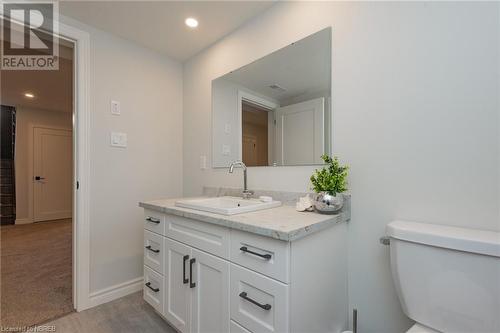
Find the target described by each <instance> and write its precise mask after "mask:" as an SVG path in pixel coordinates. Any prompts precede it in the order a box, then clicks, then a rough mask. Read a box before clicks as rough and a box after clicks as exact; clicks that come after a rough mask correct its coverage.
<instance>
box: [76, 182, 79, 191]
mask: <svg viewBox="0 0 500 333" xmlns="http://www.w3.org/2000/svg"><path fill="white" fill-rule="evenodd" d="M79 188H80V182H79V181H78V180H77V181H76V189H77V190H78V189H79Z"/></svg>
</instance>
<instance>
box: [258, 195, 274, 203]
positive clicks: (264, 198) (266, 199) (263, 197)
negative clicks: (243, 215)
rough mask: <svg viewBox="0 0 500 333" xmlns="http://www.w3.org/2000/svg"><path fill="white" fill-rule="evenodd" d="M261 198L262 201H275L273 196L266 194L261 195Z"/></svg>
mask: <svg viewBox="0 0 500 333" xmlns="http://www.w3.org/2000/svg"><path fill="white" fill-rule="evenodd" d="M259 200H260V201H262V202H273V198H271V197H268V196H266V195H261V196H260V197H259Z"/></svg>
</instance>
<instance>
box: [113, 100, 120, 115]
mask: <svg viewBox="0 0 500 333" xmlns="http://www.w3.org/2000/svg"><path fill="white" fill-rule="evenodd" d="M121 113H122V111H121V109H120V102H117V101H111V114H114V115H115V116H119V115H120V114H121Z"/></svg>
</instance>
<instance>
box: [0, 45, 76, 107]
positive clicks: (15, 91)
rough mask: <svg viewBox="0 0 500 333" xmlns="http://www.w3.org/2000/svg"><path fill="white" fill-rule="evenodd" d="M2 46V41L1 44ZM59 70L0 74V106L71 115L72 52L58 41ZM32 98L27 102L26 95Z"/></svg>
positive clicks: (71, 49)
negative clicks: (30, 95)
mask: <svg viewBox="0 0 500 333" xmlns="http://www.w3.org/2000/svg"><path fill="white" fill-rule="evenodd" d="M0 42H1V40H0ZM59 55H60V58H59V69H58V70H50V71H36V70H33V71H10V70H0V104H2V105H12V106H17V107H27V108H36V109H44V110H51V111H62V112H72V111H73V48H72V45H71V44H66V45H63V44H62V43H61V41H59ZM27 92H29V93H32V94H34V95H35V98H32V99H30V98H27V97H25V96H24V94H25V93H27Z"/></svg>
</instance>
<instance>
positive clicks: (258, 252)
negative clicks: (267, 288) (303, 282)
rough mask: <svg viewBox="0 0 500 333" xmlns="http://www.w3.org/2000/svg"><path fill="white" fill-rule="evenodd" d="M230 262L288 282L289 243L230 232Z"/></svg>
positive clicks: (244, 233)
mask: <svg viewBox="0 0 500 333" xmlns="http://www.w3.org/2000/svg"><path fill="white" fill-rule="evenodd" d="M231 261H233V262H235V263H238V264H240V265H242V266H244V267H247V268H250V269H252V270H254V271H257V272H259V273H262V274H264V275H267V276H270V277H272V278H275V279H277V280H280V281H282V282H284V283H289V282H290V243H289V242H284V241H280V240H277V239H272V238H269V237H263V236H259V235H254V234H251V233H248V232H242V231H238V230H231Z"/></svg>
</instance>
